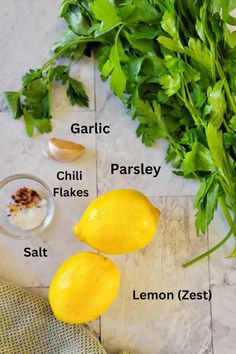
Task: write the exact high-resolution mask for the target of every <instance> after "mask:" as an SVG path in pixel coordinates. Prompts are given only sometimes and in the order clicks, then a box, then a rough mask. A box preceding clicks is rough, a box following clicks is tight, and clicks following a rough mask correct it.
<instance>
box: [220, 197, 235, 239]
mask: <svg viewBox="0 0 236 354" xmlns="http://www.w3.org/2000/svg"><path fill="white" fill-rule="evenodd" d="M219 202H220V205H221V208H222V210H223V213H224V215H225V217H226V220H227V221H228V223H229V225H230V227H232V232H233V234H234V237H235V238H236V228H235V226H233V220H232V218H231V215H230V212H229V209H228V207H227V205H226V201H225V198H223V197H220V198H219Z"/></svg>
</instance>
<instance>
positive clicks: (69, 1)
mask: <svg viewBox="0 0 236 354" xmlns="http://www.w3.org/2000/svg"><path fill="white" fill-rule="evenodd" d="M234 8H236V1H235V0H217V1H215V0H195V1H190V0H113V1H111V0H93V1H91V0H64V1H63V3H62V5H61V8H60V16H61V17H63V18H64V19H65V21H66V22H67V23H68V28H67V30H66V31H65V33H64V34H63V36H62V39H61V40H60V41H59V42H57V43H56V44H55V45H54V46H53V48H52V50H53V52H54V56H53V58H52V59H50V60H49V61H48V62H47V63H46V64H44V66H43V67H42V68H41V69H40V70H36V71H32V70H31V71H30V73H28V74H26V75H25V76H24V77H23V88H22V90H21V91H20V92H14V93H13V92H8V93H6V98H7V100H8V103H9V106H10V108H11V111H12V114H13V117H14V118H19V117H20V116H21V115H23V116H24V119H25V122H26V127H27V132H28V134H29V135H32V134H33V128H34V126H35V127H36V128H37V129H38V130H39V131H40V132H47V131H49V130H50V129H51V127H50V118H51V113H50V108H51V105H50V91H51V83H52V81H53V80H59V81H61V82H62V84H67V85H68V89H67V94H68V96H69V97H70V99H71V103H72V104H75V103H78V104H81V105H85V106H86V105H87V104H88V99H87V96H86V94H85V92H84V90H83V86H82V84H81V83H78V82H77V81H75V80H74V79H72V78H70V76H69V66H57V64H56V62H57V58H59V57H65V58H69V59H71V60H78V59H79V58H80V57H81V56H82V55H83V54H86V55H89V54H90V53H91V52H92V51H93V52H94V53H95V56H96V57H97V58H98V67H99V70H100V71H101V78H102V79H103V80H106V79H107V78H110V86H111V89H112V91H113V92H114V94H115V95H117V96H118V97H119V98H120V99H121V100H122V101H123V103H124V105H125V106H126V107H127V110H128V112H129V113H130V115H131V116H132V118H133V119H137V120H138V121H139V127H138V129H137V136H138V137H140V138H141V139H142V142H143V143H144V144H145V145H146V146H151V145H152V144H153V143H154V142H155V141H157V140H158V139H160V138H165V139H167V140H168V142H169V147H168V151H167V156H166V161H167V162H170V163H172V165H173V166H174V168H175V173H176V174H177V175H180V176H183V177H185V178H195V179H197V180H198V181H199V182H200V188H199V191H198V193H197V196H196V201H195V208H196V210H197V212H196V229H197V233H198V234H200V233H205V232H206V230H207V227H208V225H209V224H210V222H211V221H212V219H213V217H214V213H215V210H216V208H217V206H218V204H220V205H221V206H222V209H223V212H224V214H225V217H226V219H227V221H228V224H229V232H228V233H227V235H226V236H225V238H224V239H223V240H222V241H221V242H220V243H219V244H217V245H216V246H215V247H213V248H212V249H210V250H209V251H207V252H206V253H204V254H203V255H200V256H199V257H197V258H196V259H194V260H192V261H190V262H188V263H187V264H185V265H184V267H187V266H189V265H191V264H193V263H195V262H196V261H198V260H200V259H202V258H204V257H206V256H208V255H209V254H210V253H212V252H214V251H215V250H217V249H218V248H219V247H220V246H222V245H223V244H224V243H225V242H226V241H227V240H228V239H229V238H230V237H231V236H232V235H234V237H236V162H235V160H236V135H235V133H236V103H235V95H236V32H231V31H230V30H229V29H228V25H236V19H235V18H234V17H232V16H231V11H232V10H233V9H234ZM230 256H231V257H236V247H235V249H234V250H233V252H232V254H231V255H230Z"/></svg>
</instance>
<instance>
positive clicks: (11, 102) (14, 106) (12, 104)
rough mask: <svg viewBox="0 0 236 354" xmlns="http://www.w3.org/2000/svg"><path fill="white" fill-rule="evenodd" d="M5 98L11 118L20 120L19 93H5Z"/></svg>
mask: <svg viewBox="0 0 236 354" xmlns="http://www.w3.org/2000/svg"><path fill="white" fill-rule="evenodd" d="M5 98H6V101H7V104H8V107H9V108H10V110H11V114H12V116H13V118H15V119H17V118H20V117H21V115H22V109H21V105H20V92H9V91H8V92H5Z"/></svg>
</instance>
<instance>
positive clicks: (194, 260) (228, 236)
mask: <svg viewBox="0 0 236 354" xmlns="http://www.w3.org/2000/svg"><path fill="white" fill-rule="evenodd" d="M235 222H236V219H235V220H234V222H233V225H232V227H231V229H230V230H229V232H228V233H227V235H226V236H225V238H223V240H221V241H220V242H219V243H218V244H217V245H216V246H214V247H213V248H211V249H210V250H208V251H207V252H205V253H203V254H201V255H200V256H198V257H196V258H194V259H192V260H191V261H189V262H187V263H185V264H183V268H188V267H190V266H191V265H193V264H194V263H197V262H199V261H200V260H202V259H203V258H205V257H207V256H209V255H210V254H211V253H213V252H215V251H216V250H218V249H219V248H220V247H221V246H223V245H224V244H225V243H226V241H228V239H229V238H230V236H231V235H232V232H233V229H234V227H235Z"/></svg>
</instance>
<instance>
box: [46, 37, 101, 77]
mask: <svg viewBox="0 0 236 354" xmlns="http://www.w3.org/2000/svg"><path fill="white" fill-rule="evenodd" d="M88 42H99V40H98V39H96V38H78V39H76V40H74V41H72V42H70V43H68V44H67V45H66V46H65V47H63V48H61V49H60V50H59V51H58V52H57V53H56V54H55V55H54V56H53V57H52V58H51V59H49V60H48V61H46V63H45V64H44V65H43V66H42V67H41V70H40V71H42V72H43V71H44V70H46V69H47V68H48V67H49V66H52V65H53V64H54V63H55V61H56V60H57V59H58V58H59V57H60V56H62V54H63V53H64V52H65V51H66V50H67V49H69V48H70V47H72V46H74V45H76V44H80V43H88Z"/></svg>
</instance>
